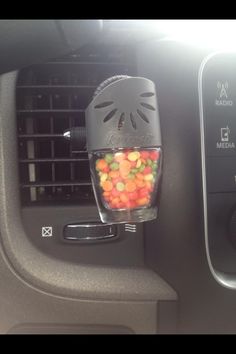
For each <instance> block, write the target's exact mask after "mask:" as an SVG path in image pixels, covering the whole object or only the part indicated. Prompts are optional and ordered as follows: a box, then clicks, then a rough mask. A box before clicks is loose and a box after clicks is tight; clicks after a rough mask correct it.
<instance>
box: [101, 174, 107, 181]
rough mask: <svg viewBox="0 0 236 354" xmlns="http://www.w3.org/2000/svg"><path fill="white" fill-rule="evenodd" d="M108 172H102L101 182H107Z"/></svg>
mask: <svg viewBox="0 0 236 354" xmlns="http://www.w3.org/2000/svg"><path fill="white" fill-rule="evenodd" d="M107 177H108V174H107V173H102V175H101V177H100V181H101V182H105V181H106V180H107Z"/></svg>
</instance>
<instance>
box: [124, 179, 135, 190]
mask: <svg viewBox="0 0 236 354" xmlns="http://www.w3.org/2000/svg"><path fill="white" fill-rule="evenodd" d="M136 188H137V187H136V184H135V183H134V182H133V181H128V182H127V183H126V184H125V190H126V191H127V192H134V191H135V190H136Z"/></svg>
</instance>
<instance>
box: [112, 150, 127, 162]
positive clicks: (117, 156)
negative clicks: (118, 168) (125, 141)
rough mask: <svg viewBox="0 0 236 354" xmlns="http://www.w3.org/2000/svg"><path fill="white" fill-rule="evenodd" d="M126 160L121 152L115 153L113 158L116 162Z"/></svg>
mask: <svg viewBox="0 0 236 354" xmlns="http://www.w3.org/2000/svg"><path fill="white" fill-rule="evenodd" d="M125 158H126V156H125V154H124V153H123V152H117V153H116V154H115V156H114V160H115V161H116V162H121V161H123V160H124V159H125Z"/></svg>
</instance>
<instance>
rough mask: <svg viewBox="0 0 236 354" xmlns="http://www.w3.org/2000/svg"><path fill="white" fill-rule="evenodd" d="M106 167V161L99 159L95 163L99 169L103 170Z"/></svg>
mask: <svg viewBox="0 0 236 354" xmlns="http://www.w3.org/2000/svg"><path fill="white" fill-rule="evenodd" d="M107 167H108V165H107V162H106V161H105V160H103V159H102V160H99V161H98V163H97V168H98V169H99V170H100V171H101V170H104V168H105V169H106V168H107Z"/></svg>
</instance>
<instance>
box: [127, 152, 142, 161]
mask: <svg viewBox="0 0 236 354" xmlns="http://www.w3.org/2000/svg"><path fill="white" fill-rule="evenodd" d="M139 158H140V153H139V152H138V151H133V152H130V153H129V154H128V160H129V161H136V160H138V159H139Z"/></svg>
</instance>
